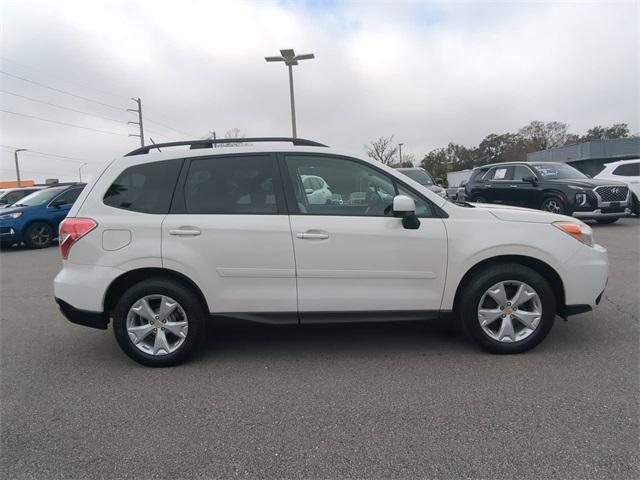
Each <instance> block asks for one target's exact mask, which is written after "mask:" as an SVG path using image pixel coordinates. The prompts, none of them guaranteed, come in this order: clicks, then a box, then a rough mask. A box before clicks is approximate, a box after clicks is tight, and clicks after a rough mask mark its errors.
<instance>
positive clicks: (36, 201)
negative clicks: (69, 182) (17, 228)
mask: <svg viewBox="0 0 640 480" xmlns="http://www.w3.org/2000/svg"><path fill="white" fill-rule="evenodd" d="M66 188H67V187H61V188H46V189H44V190H38V191H37V192H34V193H32V194H31V195H27V196H26V197H24V198H22V199H20V200H18V203H17V204H16V205H20V206H25V207H35V206H36V205H42V204H43V203H49V202H50V201H51V200H52V199H53V197H55V196H56V195H58V194H59V193H60V192H62V191H64V190H65V189H66Z"/></svg>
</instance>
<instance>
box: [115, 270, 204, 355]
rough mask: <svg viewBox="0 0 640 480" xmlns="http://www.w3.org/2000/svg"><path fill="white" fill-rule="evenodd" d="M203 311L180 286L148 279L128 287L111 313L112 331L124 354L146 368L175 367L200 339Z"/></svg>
mask: <svg viewBox="0 0 640 480" xmlns="http://www.w3.org/2000/svg"><path fill="white" fill-rule="evenodd" d="M205 317H206V314H205V310H204V308H203V306H202V304H201V302H200V300H199V299H198V298H197V297H196V296H195V295H194V294H193V293H192V292H191V291H190V290H188V289H187V288H185V287H184V286H183V285H182V284H180V283H178V282H176V281H174V280H169V279H160V278H158V279H151V280H147V281H144V282H140V283H138V284H135V285H133V286H132V287H131V288H129V289H128V290H127V291H126V292H125V294H124V295H123V296H122V298H121V299H120V301H119V302H118V304H117V305H116V308H115V310H114V313H113V331H114V334H115V337H116V340H117V341H118V344H119V345H120V347H121V348H122V350H124V352H125V353H126V354H127V355H128V356H129V357H131V358H132V359H133V360H135V361H136V362H138V363H141V364H143V365H146V366H149V367H166V366H171V365H178V364H179V363H182V362H183V361H185V360H186V359H187V358H188V357H189V356H190V355H192V354H193V353H194V352H195V350H196V349H197V347H198V344H199V342H200V340H201V338H202V336H203V331H204V322H205Z"/></svg>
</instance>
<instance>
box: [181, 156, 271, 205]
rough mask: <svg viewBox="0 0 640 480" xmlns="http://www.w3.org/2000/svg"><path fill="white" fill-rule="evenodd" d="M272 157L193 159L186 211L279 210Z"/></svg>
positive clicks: (185, 194) (186, 197)
mask: <svg viewBox="0 0 640 480" xmlns="http://www.w3.org/2000/svg"><path fill="white" fill-rule="evenodd" d="M275 172H276V168H275V159H274V158H273V157H271V156H266V155H262V156H253V157H249V156H247V157H241V156H233V157H214V158H204V159H197V160H192V161H191V165H190V167H189V172H188V174H187V180H186V183H185V186H184V200H185V209H186V212H187V213H202V214H204V213H208V214H233V213H235V214H238V213H246V214H274V213H278V206H277V204H276V193H275V191H274V177H275Z"/></svg>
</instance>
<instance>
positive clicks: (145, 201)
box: [103, 160, 182, 214]
mask: <svg viewBox="0 0 640 480" xmlns="http://www.w3.org/2000/svg"><path fill="white" fill-rule="evenodd" d="M181 165H182V160H164V161H160V162H150V163H143V164H141V165H134V166H132V167H129V168H127V169H125V170H124V171H123V172H122V173H121V174H120V175H119V176H118V178H116V180H115V181H114V182H113V183H112V184H111V186H110V187H109V189H108V190H107V193H105V195H104V199H103V201H104V204H105V205H108V206H110V207H114V208H121V209H123V210H131V211H134V212H142V213H160V214H166V213H168V212H169V205H170V204H171V198H172V196H173V190H174V187H175V185H176V181H177V179H178V173H179V172H180V166H181Z"/></svg>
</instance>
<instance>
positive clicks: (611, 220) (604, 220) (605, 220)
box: [596, 217, 620, 225]
mask: <svg viewBox="0 0 640 480" xmlns="http://www.w3.org/2000/svg"><path fill="white" fill-rule="evenodd" d="M618 220H620V217H615V218H596V222H598V223H601V224H603V225H608V224H610V223H615V222H617V221H618Z"/></svg>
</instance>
